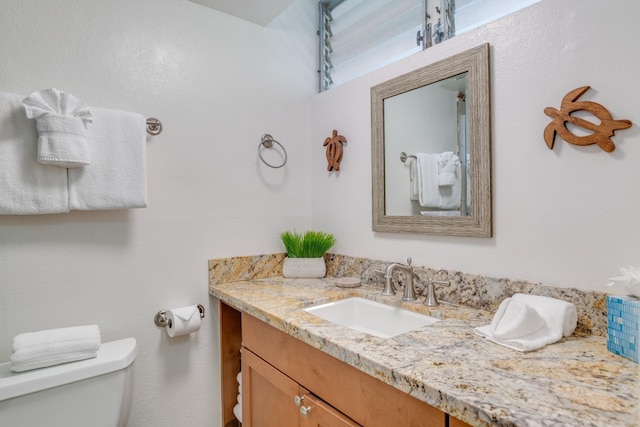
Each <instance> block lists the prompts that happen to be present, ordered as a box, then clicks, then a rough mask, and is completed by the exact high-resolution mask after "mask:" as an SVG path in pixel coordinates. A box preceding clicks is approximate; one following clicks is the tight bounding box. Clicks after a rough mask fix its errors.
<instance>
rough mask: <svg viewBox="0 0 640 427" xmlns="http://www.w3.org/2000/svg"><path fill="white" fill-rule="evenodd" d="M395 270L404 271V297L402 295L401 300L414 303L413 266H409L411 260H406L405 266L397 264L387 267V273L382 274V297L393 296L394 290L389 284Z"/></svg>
mask: <svg viewBox="0 0 640 427" xmlns="http://www.w3.org/2000/svg"><path fill="white" fill-rule="evenodd" d="M395 269H399V270H402V271H404V274H405V277H406V283H405V285H404V295H402V299H403V300H404V301H415V300H416V299H417V297H416V288H415V287H414V286H413V266H412V265H411V258H407V264H406V265H405V264H399V263H393V264H391V265H390V266H388V267H387V271H386V272H385V273H384V279H385V283H384V290H383V291H382V295H395V294H396V289H395V287H394V286H393V283H392V282H391V279H392V277H393V271H394V270H395Z"/></svg>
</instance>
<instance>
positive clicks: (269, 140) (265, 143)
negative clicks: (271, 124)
mask: <svg viewBox="0 0 640 427" xmlns="http://www.w3.org/2000/svg"><path fill="white" fill-rule="evenodd" d="M274 143H276V144H278V145H279V146H280V149H281V150H282V154H283V155H284V160H283V161H282V163H281V164H279V165H275V166H274V165H272V164H270V163H269V162H267V161H266V160H265V159H264V158H263V157H262V147H264V148H272V147H273V144H274ZM258 156H259V157H260V160H262V163H264V164H265V165H267V166H269V167H270V168H274V169H278V168H281V167H283V166H284V165H285V164H286V163H287V150H285V148H284V147H283V146H282V144H280V143H279V142H278V141H276V140H275V139H273V137H272V136H271V135H269V134H268V133H265V134H264V135H262V138H261V139H260V144H259V145H258Z"/></svg>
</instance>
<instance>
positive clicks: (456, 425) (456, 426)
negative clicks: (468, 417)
mask: <svg viewBox="0 0 640 427" xmlns="http://www.w3.org/2000/svg"><path fill="white" fill-rule="evenodd" d="M449 427H471V426H470V425H469V424H467V423H465V422H464V421H462V420H459V419H457V418H455V417H452V416H451V415H449Z"/></svg>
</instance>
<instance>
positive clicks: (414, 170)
mask: <svg viewBox="0 0 640 427" xmlns="http://www.w3.org/2000/svg"><path fill="white" fill-rule="evenodd" d="M419 174H420V173H419V172H418V160H417V159H413V158H412V159H411V163H410V164H409V182H410V186H409V199H410V200H420V179H419Z"/></svg>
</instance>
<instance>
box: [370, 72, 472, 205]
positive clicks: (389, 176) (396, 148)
mask: <svg viewBox="0 0 640 427" xmlns="http://www.w3.org/2000/svg"><path fill="white" fill-rule="evenodd" d="M467 75H468V73H466V72H465V73H462V74H459V75H457V76H453V77H450V78H448V79H444V80H441V81H439V82H435V83H433V84H430V85H426V86H422V87H419V88H417V89H414V90H411V91H408V92H405V93H402V94H400V95H396V96H392V97H389V98H387V99H385V100H384V107H383V108H384V114H385V116H384V120H385V126H384V141H385V189H387V191H385V214H386V215H390V216H403V215H425V216H460V215H462V216H467V215H469V212H470V204H471V197H470V195H469V194H467V193H468V190H469V189H470V186H469V174H468V173H467V172H468V169H469V168H468V165H469V160H470V157H469V155H468V153H467V138H466V134H467V132H466V131H467V120H466V117H467V107H466V100H465V99H466V92H467V81H468V79H467Z"/></svg>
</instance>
